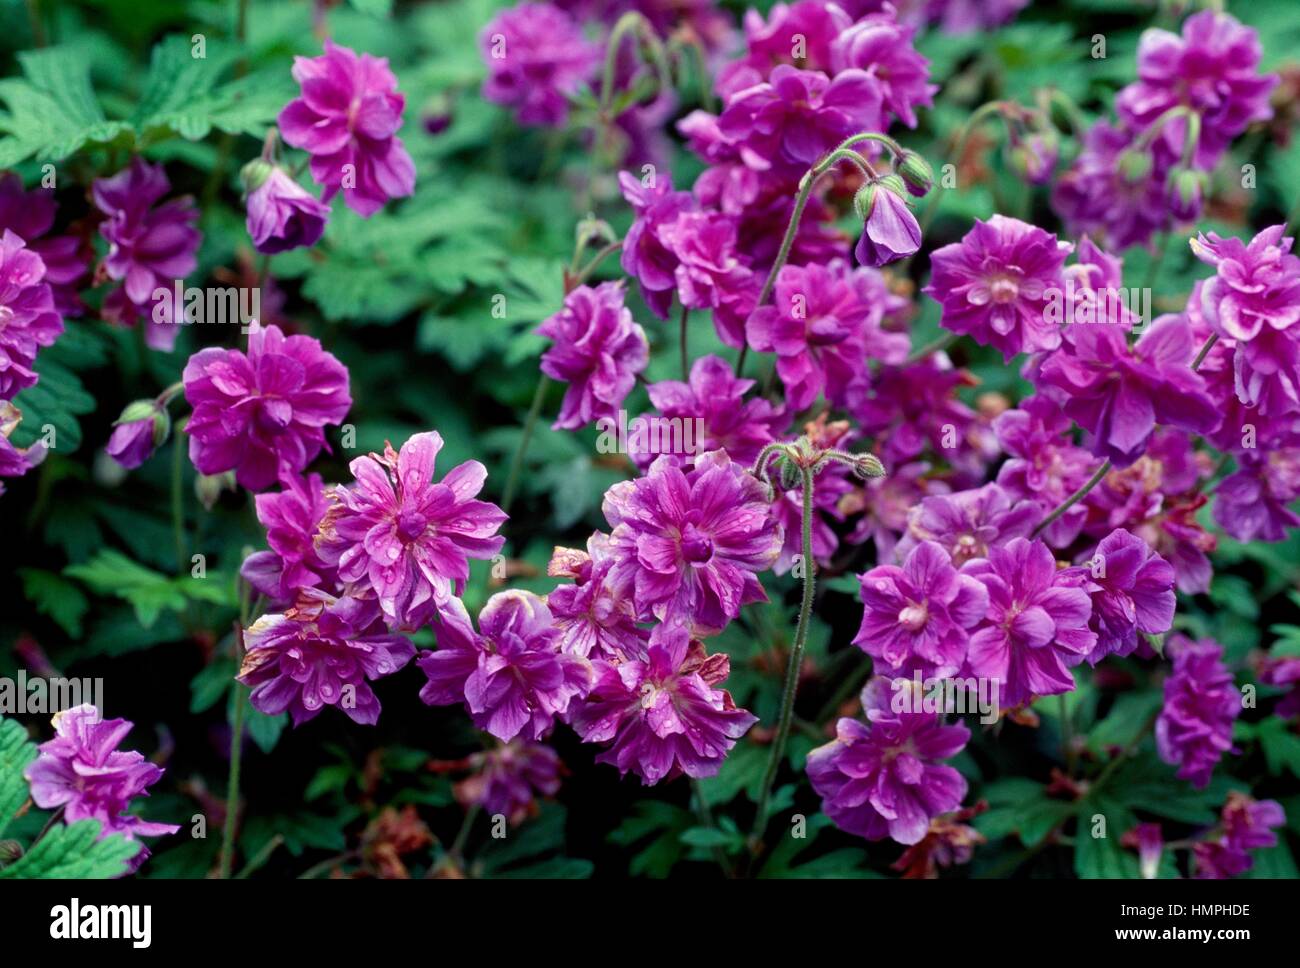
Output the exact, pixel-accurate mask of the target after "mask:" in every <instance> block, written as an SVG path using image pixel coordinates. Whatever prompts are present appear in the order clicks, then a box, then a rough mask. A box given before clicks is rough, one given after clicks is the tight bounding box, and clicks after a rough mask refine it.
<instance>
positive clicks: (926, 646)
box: [853, 541, 989, 678]
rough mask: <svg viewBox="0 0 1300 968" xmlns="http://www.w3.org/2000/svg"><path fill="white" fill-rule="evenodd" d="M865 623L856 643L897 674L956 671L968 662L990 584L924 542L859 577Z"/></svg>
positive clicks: (854, 642)
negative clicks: (898, 560)
mask: <svg viewBox="0 0 1300 968" xmlns="http://www.w3.org/2000/svg"><path fill="white" fill-rule="evenodd" d="M859 580H860V581H861V583H862V602H863V606H864V608H863V610H862V625H861V626H860V627H859V628H858V634H857V637H856V638H854V640H853V644H854V645H856V646H857V647H858V648H860V649H861V650H862V651H863V652H865V653H867V655H869V656H871V657H872V658H873V659H876V660H877V661H879V662H881V663H883V664H884V665H885V666H886V667H888V669H889V671H890V673H891V674H892V675H911V674H912V673H914V672H920V673H921V674H922V676H923V677H926V678H929V677H932V676H937V677H945V676H951V675H955V674H956V673H957V672H959V671H960V670H961V668H962V665H963V663H965V661H966V651H967V646H968V645H969V632H970V630H971V629H973V628H975V626H976V625H978V624H979V622H980V621H981V620H983V618H984V616H985V614H986V613H987V612H988V608H989V595H988V591H987V590H986V589H985V587H984V586H983V585H982V584H980V582H978V581H976V580H975V579H974V578H970V577H967V576H965V575H962V574H960V573H958V571H957V569H956V568H954V567H953V566H952V560H951V559H950V558H949V556H948V552H947V551H946V550H944V548H943V547H942V546H940V545H938V544H935V543H934V542H932V541H923V542H921V543H920V544H918V545H917V546H916V547H915V548H913V549H912V552H911V554H909V555H908V556H907V559H906V560H905V561H904V562H903V564H902V566H901V567H900V566H898V565H877V566H876V567H875V568H872V569H871V570H870V571H868V572H867V573H866V574H864V575H862V576H860V579H859Z"/></svg>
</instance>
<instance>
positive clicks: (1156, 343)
mask: <svg viewBox="0 0 1300 968" xmlns="http://www.w3.org/2000/svg"><path fill="white" fill-rule="evenodd" d="M1195 352H1196V347H1194V346H1193V345H1192V333H1191V328H1190V326H1189V325H1188V321H1187V317H1186V316H1179V315H1169V316H1161V317H1160V318H1158V319H1157V320H1156V321H1155V322H1154V323H1152V324H1151V326H1150V327H1149V328H1148V329H1147V331H1146V332H1145V333H1143V334H1142V337H1141V338H1140V339H1139V340H1138V341H1137V343H1136V344H1134V345H1133V346H1129V345H1128V342H1127V340H1126V339H1125V334H1124V331H1123V330H1122V329H1121V328H1120V327H1118V326H1112V325H1106V324H1097V325H1091V326H1077V327H1075V328H1074V345H1073V347H1069V346H1066V347H1062V348H1061V349H1060V350H1058V351H1057V352H1055V353H1053V354H1052V355H1051V356H1049V357H1048V358H1047V359H1046V360H1045V361H1044V362H1043V365H1042V369H1041V370H1040V372H1039V375H1038V378H1039V381H1040V385H1044V384H1045V385H1046V386H1049V387H1055V388H1057V389H1059V390H1062V391H1064V392H1065V394H1066V398H1065V403H1064V409H1065V412H1066V414H1067V415H1068V416H1070V417H1072V418H1073V419H1074V420H1075V421H1076V422H1077V423H1078V424H1079V426H1080V427H1083V428H1084V429H1085V430H1087V431H1088V432H1089V433H1091V434H1092V435H1093V438H1094V439H1093V441H1092V448H1093V451H1094V453H1097V454H1100V455H1101V456H1104V457H1108V458H1110V459H1111V461H1112V462H1114V463H1115V465H1116V466H1118V467H1127V466H1128V465H1130V464H1132V463H1133V462H1134V461H1135V460H1137V459H1138V457H1140V456H1141V455H1142V451H1143V450H1144V449H1145V448H1146V445H1147V441H1148V440H1149V439H1150V437H1151V433H1152V431H1154V430H1155V426H1156V423H1157V422H1159V423H1162V424H1168V425H1170V426H1173V427H1177V428H1180V429H1182V430H1187V431H1190V432H1192V433H1198V434H1204V433H1209V432H1210V431H1212V430H1214V429H1215V428H1216V427H1218V425H1219V421H1220V420H1221V419H1222V418H1221V416H1220V414H1219V412H1218V411H1217V409H1216V408H1215V406H1214V401H1213V400H1211V399H1210V397H1209V395H1208V394H1207V393H1206V392H1205V381H1204V380H1202V379H1201V378H1200V377H1199V376H1198V375H1197V374H1196V373H1195V372H1194V371H1193V370H1192V366H1191V364H1192V357H1193V355H1194V354H1195Z"/></svg>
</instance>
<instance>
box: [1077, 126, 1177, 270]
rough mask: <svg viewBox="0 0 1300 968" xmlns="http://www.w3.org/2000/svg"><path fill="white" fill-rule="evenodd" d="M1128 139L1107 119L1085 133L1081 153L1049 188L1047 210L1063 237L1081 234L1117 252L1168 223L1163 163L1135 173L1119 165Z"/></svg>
mask: <svg viewBox="0 0 1300 968" xmlns="http://www.w3.org/2000/svg"><path fill="white" fill-rule="evenodd" d="M1134 140H1135V135H1134V133H1133V132H1132V131H1129V130H1127V129H1124V128H1117V127H1114V126H1113V125H1111V124H1110V123H1109V122H1107V121H1098V122H1097V123H1096V124H1094V125H1093V126H1092V127H1091V128H1090V129H1088V132H1087V134H1085V135H1084V138H1083V151H1081V152H1080V153H1079V157H1078V158H1076V159H1075V161H1074V164H1073V165H1071V166H1070V169H1069V170H1068V171H1067V172H1065V173H1064V174H1063V175H1062V176H1061V177H1060V178H1059V179H1057V182H1056V187H1055V188H1054V189H1053V190H1052V207H1053V208H1054V209H1055V210H1056V211H1057V213H1058V214H1060V216H1061V218H1062V219H1064V221H1065V224H1066V227H1067V229H1068V234H1070V235H1074V236H1077V235H1083V234H1085V233H1087V234H1089V235H1092V236H1095V237H1096V238H1098V239H1102V240H1104V241H1105V242H1106V244H1107V245H1109V246H1110V247H1112V248H1114V249H1116V250H1120V249H1127V248H1128V247H1129V246H1130V245H1144V244H1146V243H1147V242H1149V241H1150V240H1151V237H1152V236H1154V235H1155V234H1156V233H1157V232H1159V231H1161V230H1162V229H1163V228H1164V227H1165V226H1166V225H1167V224H1169V221H1170V213H1169V205H1168V199H1167V198H1166V192H1165V179H1166V176H1167V175H1168V166H1167V164H1163V163H1161V162H1160V160H1159V159H1157V160H1156V163H1155V164H1154V165H1153V167H1152V168H1151V170H1150V171H1147V172H1145V173H1143V174H1140V175H1139V174H1137V173H1135V172H1132V171H1128V172H1126V169H1125V168H1124V167H1122V166H1121V164H1120V157H1121V155H1123V153H1124V152H1125V151H1127V150H1129V149H1130V148H1132V147H1133V142H1134Z"/></svg>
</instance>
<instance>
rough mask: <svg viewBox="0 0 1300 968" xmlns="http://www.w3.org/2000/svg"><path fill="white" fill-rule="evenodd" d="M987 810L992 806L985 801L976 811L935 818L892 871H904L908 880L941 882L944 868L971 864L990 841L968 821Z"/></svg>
mask: <svg viewBox="0 0 1300 968" xmlns="http://www.w3.org/2000/svg"><path fill="white" fill-rule="evenodd" d="M987 809H988V803H987V802H986V801H984V800H981V801H980V802H979V803H977V804H975V805H974V806H973V807H963V808H962V809H960V810H957V811H955V812H954V813H946V814H943V815H941V816H938V817H935V818H934V819H933V820H931V821H930V829H929V830H928V831H926V834H925V836H924V837H922V838H921V839H920V840H919V841H917V842H916V843H915V844H912V845H911V846H909V847H908V848H907V850H905V851H903V853H902V854H900V855H899V857H898V860H896V861H894V863H892V864H890V865H889V866H890V868H891V869H892V870H896V871H902V872H903V879H904V880H919V879H921V878H925V879H934V878H937V877H938V876H939V868H940V867H952V866H954V865H955V864H965V863H968V862H969V861H970V859H971V857H972V856H973V855H974V853H975V848H976V847H978V846H979V845H980V844H982V843H984V842H985V840H986V838H985V836H984V835H983V834H982V833H980V832H979V831H978V830H976V829H975V828H974V827H972V826H970V825H969V824H967V823H966V822H965V821H967V820H970V819H971V818H972V817H974V816H977V815H978V814H981V813H983V812H984V811H985V810H987Z"/></svg>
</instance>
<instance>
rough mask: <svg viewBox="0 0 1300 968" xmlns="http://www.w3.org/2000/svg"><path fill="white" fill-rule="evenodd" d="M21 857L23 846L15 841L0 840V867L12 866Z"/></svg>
mask: <svg viewBox="0 0 1300 968" xmlns="http://www.w3.org/2000/svg"><path fill="white" fill-rule="evenodd" d="M22 856H23V845H22V844H20V843H19V842H18V841H16V840H0V867H4V866H6V865H8V864H12V863H13V862H14V861H16V860H18V859H19V858H20V857H22Z"/></svg>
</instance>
